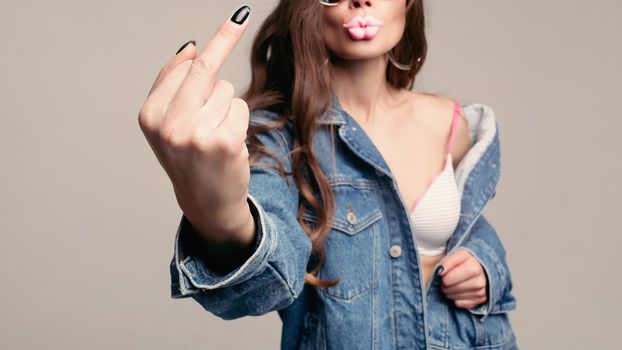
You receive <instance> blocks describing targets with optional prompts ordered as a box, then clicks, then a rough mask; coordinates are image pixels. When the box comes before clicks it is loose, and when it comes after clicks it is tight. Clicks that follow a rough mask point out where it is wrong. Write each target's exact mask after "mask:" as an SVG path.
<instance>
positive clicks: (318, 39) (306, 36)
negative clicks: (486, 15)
mask: <svg viewBox="0 0 622 350" xmlns="http://www.w3.org/2000/svg"><path fill="white" fill-rule="evenodd" d="M322 12H323V5H321V4H320V3H319V1H318V0H281V1H280V2H279V4H278V5H277V6H276V8H275V9H274V10H273V11H272V13H270V15H269V16H268V17H267V18H266V20H265V21H264V22H263V24H262V25H261V27H260V29H259V31H258V33H257V35H256V36H255V39H254V41H253V46H252V51H251V71H252V78H251V82H250V85H249V87H248V90H247V91H246V92H245V93H244V94H243V96H242V98H243V99H244V100H245V101H246V102H247V104H248V106H249V109H250V110H251V111H252V110H256V109H267V110H270V111H273V112H275V113H277V114H278V115H279V116H280V117H279V118H278V119H277V120H276V121H275V122H273V123H270V124H267V125H265V124H264V125H255V126H253V125H252V124H251V125H249V129H248V131H247V144H248V147H249V154H250V163H251V166H257V165H258V160H259V159H261V157H262V156H268V157H270V158H272V159H274V160H275V161H276V162H277V164H278V171H279V173H280V174H281V176H283V177H284V178H286V179H287V176H289V175H293V177H294V180H295V183H296V186H297V188H298V190H299V207H298V215H297V219H298V222H299V223H300V225H301V226H302V228H303V230H304V231H305V233H306V234H307V236H308V237H309V239H310V240H311V242H312V255H313V256H315V257H316V258H317V259H316V261H317V262H316V264H315V266H313V267H312V268H308V269H307V271H308V272H307V273H306V275H305V283H309V284H311V285H314V286H320V287H331V286H334V285H335V284H337V283H338V281H339V280H338V279H336V280H322V279H320V278H318V276H317V274H318V273H319V271H320V268H321V266H322V264H323V262H324V259H325V250H324V240H325V239H326V237H327V236H328V234H329V232H330V230H331V226H332V222H333V220H334V215H335V198H334V194H333V192H332V188H331V187H330V185H329V183H328V180H327V177H326V175H325V174H324V173H323V171H322V170H321V169H320V165H319V162H318V160H317V157H316V155H315V153H314V151H313V149H312V140H313V135H314V133H315V131H316V128H317V127H318V126H317V125H316V123H315V121H316V120H317V119H318V118H319V117H321V116H322V115H323V114H324V113H326V112H327V111H328V108H329V107H330V103H331V94H332V90H331V85H330V71H329V64H327V63H326V62H327V60H328V59H329V52H328V49H327V48H326V46H325V43H324V34H323V31H322V30H318V28H319V29H321V28H324V16H323V13H322ZM424 22H425V21H424V13H423V0H406V27H405V29H404V34H403V36H402V39H401V40H400V41H399V43H398V44H397V45H396V46H395V48H394V49H393V57H394V58H395V59H396V60H397V61H398V62H400V63H403V64H412V69H410V70H408V71H404V70H398V69H396V68H395V67H394V66H393V65H392V64H390V63H388V64H387V70H386V78H387V81H388V82H389V83H390V84H391V85H393V86H395V87H396V88H407V89H411V88H412V87H413V84H414V80H415V75H416V74H417V72H418V71H419V69H420V68H421V66H422V65H423V63H424V61H425V57H426V51H427V43H426V38H425V28H424V24H425V23H424ZM418 58H419V60H417V59H418ZM289 121H291V122H292V124H293V129H294V135H295V137H294V144H293V149H292V150H290V151H289V153H288V157H290V156H291V161H292V163H291V164H292V172H291V173H286V172H285V170H284V166H283V163H282V161H280V160H278V159H276V157H275V156H274V155H273V154H272V152H271V151H270V150H269V149H267V148H266V147H265V146H263V145H262V144H261V142H260V141H259V139H258V138H257V137H256V135H257V134H260V133H264V132H267V131H268V130H271V129H273V128H280V127H282V126H284V125H285V124H287V123H288V122H289ZM330 126H331V130H330V131H331V136H333V135H334V132H333V130H332V125H330ZM317 194H319V198H318V197H317ZM306 208H312V209H313V211H314V212H315V213H317V219H318V220H317V222H316V223H314V224H313V225H310V224H309V223H307V222H306V221H305V220H303V218H302V214H303V213H304V212H305V210H306Z"/></svg>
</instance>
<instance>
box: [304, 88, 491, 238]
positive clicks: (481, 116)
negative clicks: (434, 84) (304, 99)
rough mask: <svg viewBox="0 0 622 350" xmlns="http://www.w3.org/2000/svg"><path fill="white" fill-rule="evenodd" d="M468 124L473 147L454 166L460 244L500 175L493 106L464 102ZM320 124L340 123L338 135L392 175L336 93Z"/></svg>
mask: <svg viewBox="0 0 622 350" xmlns="http://www.w3.org/2000/svg"><path fill="white" fill-rule="evenodd" d="M461 107H462V110H463V111H464V114H465V117H466V120H467V124H468V128H469V138H470V140H471V148H470V149H469V150H468V151H467V153H466V154H465V156H464V157H463V158H462V160H461V161H460V163H459V164H458V166H457V167H456V169H455V177H456V183H457V186H458V191H459V193H461V196H462V200H461V206H462V209H461V216H462V217H463V219H462V220H460V222H459V225H458V227H457V228H456V233H457V234H455V235H454V236H452V239H451V240H450V246H454V245H458V244H459V243H460V242H461V241H462V240H463V239H464V238H466V235H467V234H468V231H469V228H470V226H471V224H472V223H473V222H474V221H475V220H476V219H477V217H478V216H479V215H480V213H481V212H482V210H483V208H484V206H485V205H486V204H487V202H488V201H489V200H490V198H492V196H493V195H494V193H495V192H496V187H497V183H498V181H499V175H500V153H499V133H498V128H497V121H496V118H495V113H494V111H493V109H492V108H491V107H489V106H487V105H484V104H481V103H471V104H466V105H461ZM316 122H317V123H318V124H335V125H339V126H340V127H339V131H338V132H339V135H340V137H341V138H342V140H343V141H344V142H345V143H346V144H347V145H348V146H349V147H350V149H351V150H352V151H354V152H355V153H356V154H358V155H359V156H360V157H361V158H362V159H364V160H365V161H367V162H368V163H369V164H370V165H372V166H374V167H375V168H376V169H377V170H378V171H381V172H384V173H386V174H387V175H390V176H392V174H391V172H390V170H389V167H388V165H387V164H386V163H385V161H384V159H383V158H382V155H381V154H380V153H379V152H378V150H377V149H376V147H375V146H374V144H373V142H372V141H371V140H370V139H369V138H368V137H367V136H366V134H365V133H364V132H363V131H362V129H361V128H360V127H358V123H357V122H356V120H354V118H352V117H351V116H350V115H349V114H348V113H347V112H346V111H345V110H344V109H343V108H342V106H341V104H340V103H339V100H338V98H337V97H336V95H335V94H333V96H332V105H331V107H330V108H329V109H328V110H327V112H326V113H325V114H324V115H323V116H322V117H321V118H319V119H318V120H316Z"/></svg>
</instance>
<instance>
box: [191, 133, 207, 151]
mask: <svg viewBox="0 0 622 350" xmlns="http://www.w3.org/2000/svg"><path fill="white" fill-rule="evenodd" d="M188 143H189V145H190V146H191V147H193V148H194V149H197V150H201V151H206V150H208V149H207V148H206V142H205V132H204V131H203V129H201V128H199V129H197V130H195V131H194V132H193V133H192V135H191V136H190V140H189V141H188Z"/></svg>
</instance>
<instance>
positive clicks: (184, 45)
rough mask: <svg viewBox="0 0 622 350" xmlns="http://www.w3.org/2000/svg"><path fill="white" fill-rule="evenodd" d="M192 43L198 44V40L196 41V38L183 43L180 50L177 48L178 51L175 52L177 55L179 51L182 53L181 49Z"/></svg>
mask: <svg viewBox="0 0 622 350" xmlns="http://www.w3.org/2000/svg"><path fill="white" fill-rule="evenodd" d="M190 43H192V45H194V46H197V42H196V41H194V40H190V41H188V42H187V43H185V44H183V45H182V46H181V47H180V48H179V50H177V52H176V53H175V54H176V55H177V54H178V53H180V52H181V51H182V50H183V49H184V48H185V47H186V46H188V44H190Z"/></svg>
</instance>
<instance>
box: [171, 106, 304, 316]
mask: <svg viewBox="0 0 622 350" xmlns="http://www.w3.org/2000/svg"><path fill="white" fill-rule="evenodd" d="M252 118H253V114H251V122H252V120H253V119H252ZM285 135H287V134H284V131H281V129H273V130H270V131H268V132H265V133H262V134H259V135H258V138H259V140H260V141H261V142H262V143H263V144H264V145H265V146H266V147H268V148H269V149H270V150H272V151H273V152H275V155H276V156H277V158H280V159H281V160H283V161H284V166H285V171H286V172H287V173H289V172H291V161H290V160H289V158H286V154H287V151H288V150H289V146H288V141H287V140H288V138H287V137H286V136H285ZM261 162H262V163H264V164H266V163H268V164H275V163H274V161H273V160H271V159H269V158H267V157H264V158H262V159H261ZM288 177H291V175H288ZM290 183H291V184H292V185H290V184H289V183H288V182H286V179H285V178H283V177H282V176H281V175H280V174H279V173H278V172H277V171H276V170H273V169H269V168H264V167H261V168H260V167H252V168H251V177H250V184H249V194H248V198H247V200H248V203H249V206H250V208H251V212H252V214H253V218H254V220H255V223H256V228H257V231H256V233H257V238H256V246H255V250H254V252H253V253H252V255H251V256H250V257H249V258H248V259H247V260H246V261H245V262H244V263H243V264H242V265H241V266H239V267H237V268H235V269H234V270H233V271H230V272H229V273H227V274H226V275H219V274H217V273H215V272H214V271H211V270H210V269H208V268H207V267H206V266H205V264H204V263H203V261H202V260H201V259H199V258H198V257H195V256H192V255H189V254H188V253H187V252H185V251H184V249H183V247H184V244H182V240H183V239H184V234H185V233H186V232H187V230H188V227H189V225H188V221H187V219H186V218H185V216H183V215H182V219H181V222H180V224H179V227H178V230H177V235H176V237H175V247H174V257H173V259H172V261H171V264H170V275H171V297H172V298H185V297H192V298H193V299H194V300H196V301H197V302H198V303H199V304H201V306H202V307H203V308H204V309H205V310H207V311H209V312H211V313H213V314H214V315H216V316H218V317H220V318H222V319H234V318H239V317H242V316H247V315H252V316H257V315H262V314H265V313H267V312H270V311H274V310H279V309H282V308H284V307H287V306H288V305H290V304H291V303H292V302H293V301H294V299H295V298H296V297H297V296H298V295H299V294H300V293H301V292H302V289H303V286H304V275H305V273H306V267H307V262H308V260H309V256H310V253H311V241H310V240H309V238H308V237H307V235H306V233H305V232H304V231H303V229H302V227H301V226H300V224H299V223H298V221H297V219H296V213H297V210H298V191H297V189H296V186H295V185H293V183H294V182H293V181H290Z"/></svg>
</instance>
